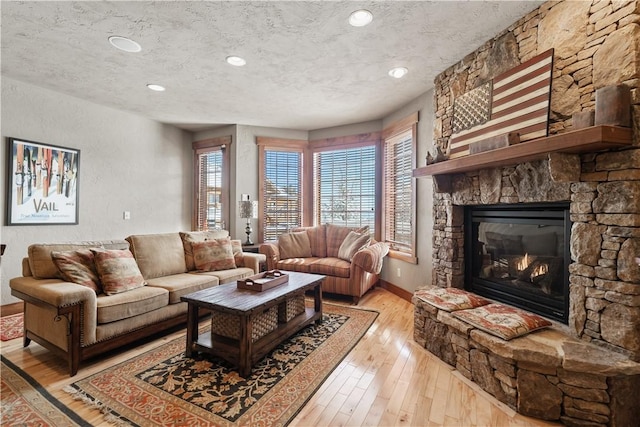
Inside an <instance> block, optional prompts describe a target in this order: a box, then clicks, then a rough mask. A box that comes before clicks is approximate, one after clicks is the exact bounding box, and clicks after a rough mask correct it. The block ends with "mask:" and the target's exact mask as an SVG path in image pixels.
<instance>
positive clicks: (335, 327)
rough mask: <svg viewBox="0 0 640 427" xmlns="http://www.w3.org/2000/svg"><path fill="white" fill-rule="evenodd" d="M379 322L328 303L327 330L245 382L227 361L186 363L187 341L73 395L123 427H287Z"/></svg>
mask: <svg viewBox="0 0 640 427" xmlns="http://www.w3.org/2000/svg"><path fill="white" fill-rule="evenodd" d="M377 316H378V313H377V312H374V311H368V310H360V309H356V308H350V307H344V306H339V305H332V304H326V303H325V304H324V305H323V322H322V323H321V324H319V325H316V324H313V325H310V326H307V327H306V328H304V329H303V330H301V331H300V332H298V334H296V335H294V336H293V337H292V338H291V339H289V340H288V341H286V342H285V343H283V344H282V345H280V346H278V347H276V348H275V349H274V350H273V351H272V352H271V353H270V354H268V355H267V356H265V357H264V358H263V359H262V360H261V361H260V362H258V364H256V365H255V366H254V368H253V370H252V372H251V375H250V376H249V378H246V379H244V378H242V377H240V376H239V375H238V374H237V372H236V371H235V369H234V368H233V367H231V366H230V365H228V364H227V363H226V362H224V361H223V360H221V359H218V358H214V357H211V356H198V357H197V358H194V359H190V358H186V357H185V356H184V345H185V341H184V340H185V338H184V337H183V338H179V339H175V340H173V341H171V342H169V343H168V344H165V345H163V346H161V347H160V348H158V349H155V350H151V351H149V352H147V353H144V354H142V355H140V356H137V357H135V358H133V359H132V360H128V361H126V362H123V363H121V364H119V365H116V366H113V367H111V368H109V369H106V370H104V371H102V372H99V373H97V374H94V375H92V376H90V377H88V378H86V379H83V380H80V381H77V382H75V383H73V384H72V385H71V386H69V387H67V388H66V391H68V392H70V393H72V394H75V395H76V397H77V398H79V399H83V400H85V401H87V402H91V403H92V404H95V405H96V406H97V407H100V408H101V410H103V411H106V412H108V415H107V419H108V420H109V421H111V422H114V421H118V423H119V424H121V425H140V426H176V425H194V426H195V425H197V426H210V425H215V426H240V425H265V426H283V425H286V424H287V423H288V422H289V421H291V419H293V417H295V415H296V414H297V413H298V412H299V411H300V409H301V408H302V407H303V406H304V404H305V403H306V402H307V401H308V400H309V398H310V397H311V396H312V395H313V393H314V392H315V391H316V390H317V389H318V388H319V387H320V385H321V384H322V382H324V380H325V379H326V378H327V377H328V376H329V374H330V373H331V372H332V371H333V370H334V369H335V368H336V366H338V364H339V363H340V362H341V361H342V359H343V358H344V357H345V356H346V355H347V354H348V353H349V351H351V349H352V348H353V347H354V346H355V345H356V344H357V342H358V341H359V340H360V338H362V336H363V335H364V334H365V333H366V332H367V330H368V329H369V327H370V326H371V324H372V323H373V322H374V321H375V319H376V317H377ZM107 408H108V409H107Z"/></svg>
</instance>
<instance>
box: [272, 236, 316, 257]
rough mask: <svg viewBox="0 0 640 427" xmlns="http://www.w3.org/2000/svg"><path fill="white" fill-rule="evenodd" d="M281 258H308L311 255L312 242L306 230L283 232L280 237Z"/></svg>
mask: <svg viewBox="0 0 640 427" xmlns="http://www.w3.org/2000/svg"><path fill="white" fill-rule="evenodd" d="M278 250H279V251H280V259H289V258H308V257H310V256H311V243H310V241H309V236H308V235H307V232H306V231H298V232H295V233H286V234H282V235H281V236H280V237H279V238H278Z"/></svg>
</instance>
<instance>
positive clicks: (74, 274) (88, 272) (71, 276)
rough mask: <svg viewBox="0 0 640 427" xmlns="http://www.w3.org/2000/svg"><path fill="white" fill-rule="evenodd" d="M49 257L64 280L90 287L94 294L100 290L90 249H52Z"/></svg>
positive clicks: (100, 286)
mask: <svg viewBox="0 0 640 427" xmlns="http://www.w3.org/2000/svg"><path fill="white" fill-rule="evenodd" d="M51 259H52V260H53V262H54V264H55V265H56V267H58V270H60V273H62V277H64V279H65V280H67V281H69V282H73V283H77V284H78V285H82V286H86V287H87V288H91V289H93V290H94V291H95V292H96V294H99V293H100V292H102V285H101V283H100V278H99V277H98V271H97V270H96V265H95V263H94V260H93V252H91V250H89V249H78V250H75V251H53V252H51Z"/></svg>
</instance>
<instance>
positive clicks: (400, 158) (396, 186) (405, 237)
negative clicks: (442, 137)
mask: <svg viewBox="0 0 640 427" xmlns="http://www.w3.org/2000/svg"><path fill="white" fill-rule="evenodd" d="M416 123H417V114H415V115H414V116H410V117H408V118H407V119H404V120H402V121H401V122H398V123H396V124H394V125H391V126H390V127H388V128H387V129H385V130H384V131H383V139H384V174H383V179H384V184H383V188H384V197H383V200H384V214H383V228H384V232H383V238H384V241H385V242H387V243H388V244H389V246H390V248H391V250H392V251H395V252H397V253H398V255H401V256H402V257H403V258H404V257H410V258H411V259H410V260H411V261H413V262H415V205H416V203H415V200H416V199H415V179H414V178H413V176H412V172H413V169H414V168H415V139H416Z"/></svg>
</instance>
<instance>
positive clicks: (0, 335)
mask: <svg viewBox="0 0 640 427" xmlns="http://www.w3.org/2000/svg"><path fill="white" fill-rule="evenodd" d="M22 322H23V316H22V313H17V314H12V315H11V316H3V317H0V340H2V341H9V340H12V339H14V338H19V337H21V336H22V332H23V327H22Z"/></svg>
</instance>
